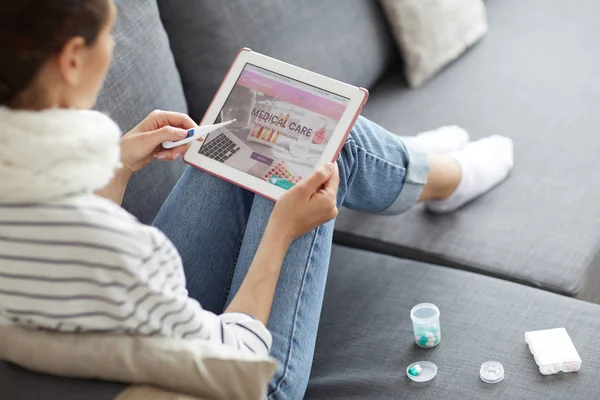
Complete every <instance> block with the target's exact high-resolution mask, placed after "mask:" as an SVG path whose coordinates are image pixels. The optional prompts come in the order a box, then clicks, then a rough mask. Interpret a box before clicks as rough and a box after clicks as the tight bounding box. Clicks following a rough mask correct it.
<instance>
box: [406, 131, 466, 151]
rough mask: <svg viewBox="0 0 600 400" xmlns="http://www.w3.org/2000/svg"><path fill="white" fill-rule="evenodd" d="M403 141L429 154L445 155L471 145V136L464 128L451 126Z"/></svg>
mask: <svg viewBox="0 0 600 400" xmlns="http://www.w3.org/2000/svg"><path fill="white" fill-rule="evenodd" d="M402 140H404V141H405V142H406V143H410V144H413V145H415V146H416V147H418V148H419V149H421V150H422V151H424V152H425V153H427V154H445V153H452V152H454V151H458V150H461V149H463V148H464V147H465V146H466V145H467V144H469V134H468V133H467V131H465V130H464V129H463V128H461V127H459V126H455V125H451V126H442V127H441V128H438V129H436V130H433V131H427V132H423V133H419V134H418V135H417V136H410V137H403V138H402Z"/></svg>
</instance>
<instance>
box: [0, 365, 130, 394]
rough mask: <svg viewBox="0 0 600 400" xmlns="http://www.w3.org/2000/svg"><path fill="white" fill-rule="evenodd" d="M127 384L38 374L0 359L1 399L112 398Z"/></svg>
mask: <svg viewBox="0 0 600 400" xmlns="http://www.w3.org/2000/svg"><path fill="white" fill-rule="evenodd" d="M125 387H127V385H123V384H120V383H112V382H101V381H94V380H83V379H68V378H59V377H55V376H50V375H44V374H38V373H36V372H31V371H27V370H24V369H22V368H19V367H17V366H14V365H12V364H9V363H7V362H4V361H0V399H3V400H4V399H6V400H9V399H10V400H17V399H18V400H57V399H60V400H80V399H86V400H113V399H114V398H115V397H116V396H117V395H118V394H119V393H120V392H121V391H123V390H124V389H125Z"/></svg>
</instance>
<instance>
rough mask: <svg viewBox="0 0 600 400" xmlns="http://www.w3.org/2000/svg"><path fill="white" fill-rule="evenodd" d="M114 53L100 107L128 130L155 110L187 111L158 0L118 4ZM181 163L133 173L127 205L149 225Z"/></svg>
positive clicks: (155, 165) (158, 164)
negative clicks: (160, 15)
mask: <svg viewBox="0 0 600 400" xmlns="http://www.w3.org/2000/svg"><path fill="white" fill-rule="evenodd" d="M116 4H117V7H118V18H117V24H116V27H115V33H114V37H115V42H116V47H115V55H114V59H113V62H112V65H111V67H110V70H109V72H108V76H107V79H106V83H105V85H104V88H103V89H102V92H101V93H100V97H99V99H98V103H97V104H96V109H98V110H100V111H103V112H105V113H107V114H109V115H110V116H111V117H112V118H113V119H114V120H115V121H116V122H117V123H118V124H119V126H120V127H121V129H122V130H123V132H127V131H128V130H130V129H131V128H133V127H134V126H135V125H137V124H138V122H140V121H141V120H142V119H143V118H144V117H146V116H147V115H148V114H149V113H150V112H151V111H152V110H155V109H163V110H172V111H180V112H187V104H186V101H185V96H184V93H183V88H182V86H181V80H180V78H179V73H178V71H177V68H176V66H175V61H174V60H173V54H172V53H171V50H170V48H169V40H168V37H167V35H166V33H165V30H164V28H163V26H162V24H161V22H160V17H159V14H158V7H157V5H156V1H155V0H135V1H131V0H117V1H116ZM183 168H184V165H183V163H182V162H181V161H178V162H171V163H163V162H159V161H155V162H153V163H152V164H151V165H150V166H148V167H147V168H145V169H144V170H143V171H141V172H139V173H137V174H135V175H134V176H133V178H132V180H131V182H130V185H129V186H128V188H127V192H126V193H125V199H124V201H123V206H124V207H125V208H126V209H127V210H128V211H130V212H131V213H132V214H134V215H135V216H136V217H138V218H139V219H140V220H141V221H142V222H145V223H149V222H151V221H152V219H153V218H154V215H155V214H156V212H157V211H158V209H159V208H160V206H161V205H162V203H163V201H164V200H165V198H166V196H167V195H168V194H169V192H170V191H171V188H172V187H173V185H174V184H175V182H176V181H177V179H178V178H179V176H180V175H181V172H182V171H183Z"/></svg>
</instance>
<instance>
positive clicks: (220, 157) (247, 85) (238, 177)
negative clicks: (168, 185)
mask: <svg viewBox="0 0 600 400" xmlns="http://www.w3.org/2000/svg"><path fill="white" fill-rule="evenodd" d="M367 97H368V92H367V90H366V89H363V88H359V87H355V86H352V85H348V84H346V83H343V82H339V81H336V80H334V79H331V78H327V77H325V76H322V75H319V74H316V73H314V72H310V71H307V70H305V69H302V68H299V67H296V66H293V65H290V64H288V63H285V62H283V61H279V60H276V59H273V58H270V57H267V56H264V55H262V54H259V53H256V52H253V51H251V50H250V49H242V50H240V52H239V53H238V55H237V57H236V59H235V61H234V62H233V64H232V65H231V67H230V69H229V71H228V73H227V75H226V76H225V78H224V80H223V82H222V83H221V86H220V87H219V89H218V91H217V94H216V95H215V97H214V98H213V101H212V103H211V104H210V106H209V107H208V110H207V111H206V113H205V115H204V118H203V119H202V121H201V123H200V125H209V124H216V123H223V122H230V121H233V122H230V123H229V124H227V126H224V127H222V128H220V129H217V130H216V131H213V132H211V133H210V134H208V135H207V136H206V138H205V139H204V140H203V141H193V142H192V145H191V147H190V149H189V150H188V151H187V152H186V154H185V157H184V161H185V162H186V163H188V164H190V165H193V166H195V167H197V168H200V169H202V170H204V171H207V172H209V173H211V174H213V175H216V176H218V177H220V178H222V179H225V180H227V181H229V182H232V183H234V184H236V185H239V186H241V187H244V188H246V189H248V190H251V191H253V192H255V193H257V194H259V195H262V196H264V197H267V198H269V199H272V200H277V199H278V198H279V197H280V196H281V195H282V194H283V193H285V192H286V190H289V189H290V188H291V187H293V186H294V185H295V184H296V183H298V182H300V181H301V180H302V179H303V178H306V177H307V176H309V175H310V174H311V173H312V172H313V171H314V170H315V169H316V168H319V167H321V166H322V165H324V164H326V163H328V162H331V161H334V160H336V159H337V157H338V154H339V152H340V151H341V149H342V146H343V145H344V142H345V141H346V138H347V137H348V133H349V132H350V129H352V126H353V124H354V122H355V120H356V118H357V117H358V115H359V114H360V112H361V110H362V107H363V105H364V104H365V102H366V100H367Z"/></svg>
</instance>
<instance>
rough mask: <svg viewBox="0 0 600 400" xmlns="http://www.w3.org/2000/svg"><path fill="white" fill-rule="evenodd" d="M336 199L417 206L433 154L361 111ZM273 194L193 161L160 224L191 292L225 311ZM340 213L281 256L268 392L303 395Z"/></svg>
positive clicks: (367, 207)
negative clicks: (215, 174) (265, 194)
mask: <svg viewBox="0 0 600 400" xmlns="http://www.w3.org/2000/svg"><path fill="white" fill-rule="evenodd" d="M337 162H338V166H339V170H340V187H339V192H338V197H337V202H338V206H345V207H348V208H351V209H354V210H359V211H364V212H372V213H384V214H386V213H387V214H396V213H401V212H404V211H406V210H408V209H409V208H410V207H411V206H413V205H414V204H415V203H416V202H417V200H418V198H419V195H420V193H421V189H422V187H423V184H424V183H425V182H426V179H427V174H428V172H429V163H428V160H427V157H426V155H425V154H423V153H420V152H418V151H416V150H412V149H410V150H409V149H407V148H406V146H405V145H404V143H403V142H402V141H401V140H400V139H399V138H398V137H397V136H395V135H392V134H391V133H389V132H388V131H386V130H385V129H383V128H382V127H380V126H378V125H376V124H375V123H373V122H371V121H369V120H367V119H365V118H362V117H361V118H359V119H358V120H357V122H356V124H355V125H354V127H353V129H352V132H351V133H350V136H349V137H348V140H347V141H346V144H345V145H344V147H343V150H342V152H341V154H340V156H339V158H338V160H337ZM273 206H274V203H273V202H272V201H270V200H267V199H265V198H263V197H260V196H257V195H254V194H253V193H251V192H249V191H247V190H244V189H242V188H240V187H238V186H235V185H233V184H230V183H228V182H225V181H223V180H221V179H218V178H215V177H213V176H211V175H209V174H206V173H203V172H201V171H199V170H197V169H194V168H188V169H187V170H186V171H185V172H184V174H183V176H182V177H181V179H180V180H179V182H178V183H177V185H176V186H175V188H174V189H173V191H172V192H171V194H170V195H169V197H168V199H167V201H166V202H165V204H164V205H163V207H162V209H161V210H160V212H159V214H158V216H157V217H156V220H155V221H154V225H155V226H157V227H158V228H159V229H161V230H162V231H163V232H164V233H165V234H166V235H167V236H168V237H169V238H170V239H171V241H172V242H173V243H174V244H175V246H176V247H177V249H178V250H179V252H180V254H181V257H182V259H183V265H184V268H185V274H186V278H187V284H188V291H189V294H190V296H191V297H193V298H195V299H197V300H198V301H199V302H200V304H202V306H203V307H204V308H205V309H207V310H210V311H212V312H214V313H217V314H221V313H222V312H223V310H224V309H225V307H226V306H227V304H228V303H229V302H230V301H231V299H232V298H233V296H234V295H235V293H236V292H237V290H238V288H239V287H240V284H241V283H242V281H243V279H244V277H245V275H246V272H247V271H248V268H249V266H250V263H251V261H252V258H253V257H254V254H255V252H256V249H257V248H258V245H259V243H260V240H261V238H262V236H263V232H264V229H265V226H266V224H267V221H268V219H269V216H270V214H271V211H272V210H273ZM333 225H334V222H333V221H331V222H328V223H326V224H324V225H321V226H319V227H318V228H316V229H315V230H314V231H312V232H310V233H308V234H306V235H304V236H302V237H300V238H298V239H296V240H295V241H294V242H293V243H292V245H291V246H290V248H289V250H288V252H287V255H286V257H285V259H284V262H283V267H282V270H281V276H280V278H279V282H278V285H277V289H276V292H275V300H274V302H273V307H272V309H271V316H270V318H269V322H268V329H269V331H270V332H271V333H272V335H273V347H272V350H271V355H272V356H273V357H275V358H276V359H277V360H279V368H278V371H277V374H276V376H275V377H274V379H273V380H272V382H271V385H270V387H269V398H270V399H300V398H302V396H303V395H304V392H305V390H306V386H307V384H308V378H309V375H310V369H311V363H312V358H313V353H314V347H315V341H316V337H317V327H318V324H319V316H320V314H321V305H322V303H323V293H324V290H325V282H326V278H327V270H328V267H329V259H330V254H331V245H332V237H333Z"/></svg>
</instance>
